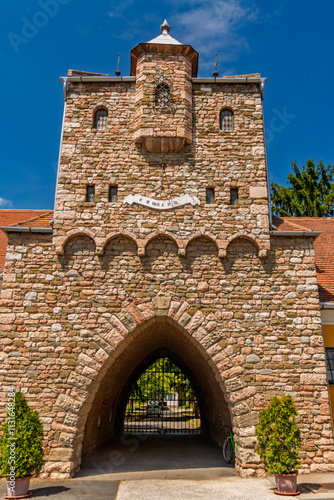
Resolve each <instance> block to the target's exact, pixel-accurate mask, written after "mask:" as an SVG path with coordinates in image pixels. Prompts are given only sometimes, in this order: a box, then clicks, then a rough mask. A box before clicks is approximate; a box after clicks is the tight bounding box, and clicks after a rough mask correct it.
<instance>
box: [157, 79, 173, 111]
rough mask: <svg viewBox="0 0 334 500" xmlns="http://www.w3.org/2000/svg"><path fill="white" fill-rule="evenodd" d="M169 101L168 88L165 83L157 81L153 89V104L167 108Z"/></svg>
mask: <svg viewBox="0 0 334 500" xmlns="http://www.w3.org/2000/svg"><path fill="white" fill-rule="evenodd" d="M169 101H170V89H169V86H168V85H167V83H159V85H157V87H156V89H155V105H156V106H159V107H160V108H167V107H168V106H169Z"/></svg>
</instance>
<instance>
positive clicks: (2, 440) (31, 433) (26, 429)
mask: <svg viewBox="0 0 334 500" xmlns="http://www.w3.org/2000/svg"><path fill="white" fill-rule="evenodd" d="M13 415H14V417H13ZM12 421H15V428H13V427H12V424H11V423H12ZM42 438H43V426H42V423H41V421H40V419H39V415H38V412H37V411H32V410H30V408H29V406H28V404H27V401H26V399H25V397H24V396H23V394H22V393H21V392H17V393H16V394H15V409H14V407H13V408H12V410H11V408H9V409H8V412H7V419H6V421H5V422H4V424H3V426H2V436H1V437H0V469H1V473H2V475H3V476H5V477H9V476H10V475H11V473H12V471H13V468H14V469H15V477H16V478H18V477H27V476H30V475H31V474H33V473H34V472H35V473H36V475H38V474H39V473H40V471H41V469H42V466H43V463H44V461H43V446H42ZM14 450H15V453H14Z"/></svg>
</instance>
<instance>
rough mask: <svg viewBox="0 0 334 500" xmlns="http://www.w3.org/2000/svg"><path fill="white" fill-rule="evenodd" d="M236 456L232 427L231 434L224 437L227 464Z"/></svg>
mask: <svg viewBox="0 0 334 500" xmlns="http://www.w3.org/2000/svg"><path fill="white" fill-rule="evenodd" d="M234 457H235V445H234V436H233V432H232V429H230V435H229V436H227V438H225V439H224V442H223V458H224V460H225V462H226V463H227V464H230V463H231V462H233V460H234Z"/></svg>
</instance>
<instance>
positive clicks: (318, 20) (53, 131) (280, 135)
mask: <svg viewBox="0 0 334 500" xmlns="http://www.w3.org/2000/svg"><path fill="white" fill-rule="evenodd" d="M165 17H166V18H167V20H168V22H169V24H170V25H171V27H172V30H171V35H172V36H173V37H175V38H176V39H178V40H179V41H180V42H182V43H185V44H191V45H192V46H193V47H194V48H195V49H196V50H197V51H198V52H199V76H202V77H205V76H211V74H212V71H213V67H214V59H215V53H216V52H217V53H218V58H219V67H218V69H219V71H220V74H221V75H224V74H242V73H254V72H260V73H261V75H262V76H266V77H267V78H268V82H267V85H266V92H265V100H264V104H265V117H266V130H267V137H268V157H269V171H270V180H271V181H277V182H279V183H281V184H285V182H286V176H287V174H288V172H289V171H290V165H291V160H296V161H297V162H298V163H305V161H306V160H307V158H308V157H311V158H314V159H315V160H316V161H319V160H320V159H322V160H323V161H324V162H325V163H328V162H332V161H334V157H333V111H334V92H333V82H334V65H333V53H334V51H333V45H334V41H333V40H334V37H333V28H332V24H333V17H334V3H333V2H329V1H328V0H318V2H314V1H310V0H281V1H277V0H271V1H268V0H257V1H256V0H255V1H254V2H253V1H243V0H215V1H210V0H201V1H197V0H186V1H182V0H180V1H177V0H171V1H161V0H160V1H159V2H157V1H156V0H155V1H146V2H145V1H140V2H139V1H137V0H124V1H122V0H120V1H119V2H113V1H110V0H98V1H95V2H93V1H91V0H90V1H88V0H10V1H6V2H5V1H3V2H1V5H0V35H1V44H0V54H1V60H2V69H3V72H2V78H1V82H0V85H1V95H2V106H1V107H2V134H1V137H2V139H3V144H2V154H1V170H0V208H35V209H37V208H41V209H47V208H53V201H54V190H55V182H56V165H57V159H58V151H59V141H60V130H61V121H62V113H63V102H64V95H63V89H62V84H61V83H60V82H59V76H64V75H66V74H67V69H68V68H72V69H81V70H86V71H95V72H102V73H110V74H112V75H113V74H114V72H115V70H116V63H117V53H118V52H119V53H120V54H121V62H120V69H121V71H122V74H123V75H128V74H129V71H130V50H131V49H132V48H133V47H135V46H136V45H137V44H138V43H140V42H146V41H149V40H150V39H152V38H154V37H155V36H157V35H159V33H160V32H159V26H160V24H161V22H162V21H163V20H164V18H165Z"/></svg>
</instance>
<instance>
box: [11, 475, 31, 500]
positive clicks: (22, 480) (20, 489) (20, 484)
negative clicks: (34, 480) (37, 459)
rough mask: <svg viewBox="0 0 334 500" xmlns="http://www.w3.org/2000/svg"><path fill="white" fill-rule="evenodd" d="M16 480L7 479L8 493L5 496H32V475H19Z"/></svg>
mask: <svg viewBox="0 0 334 500" xmlns="http://www.w3.org/2000/svg"><path fill="white" fill-rule="evenodd" d="M13 483H14V481H11V480H10V479H7V495H5V498H27V497H30V496H31V491H29V484H30V476H28V477H19V478H16V479H15V485H13Z"/></svg>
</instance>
